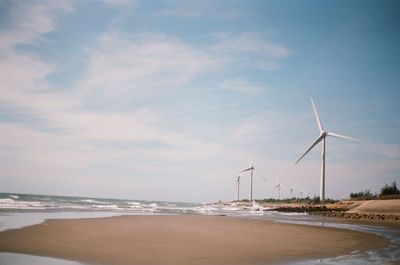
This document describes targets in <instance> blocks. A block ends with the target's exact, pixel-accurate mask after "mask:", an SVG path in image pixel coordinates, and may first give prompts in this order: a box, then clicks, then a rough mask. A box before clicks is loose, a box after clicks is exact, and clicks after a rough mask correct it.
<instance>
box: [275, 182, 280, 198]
mask: <svg viewBox="0 0 400 265" xmlns="http://www.w3.org/2000/svg"><path fill="white" fill-rule="evenodd" d="M276 182H277V184H276V185H275V189H278V201H279V200H280V198H281V183H280V182H279V180H278V179H277V180H276Z"/></svg>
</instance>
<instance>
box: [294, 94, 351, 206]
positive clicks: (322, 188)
mask: <svg viewBox="0 0 400 265" xmlns="http://www.w3.org/2000/svg"><path fill="white" fill-rule="evenodd" d="M311 104H312V107H313V110H314V114H315V118H316V120H317V125H318V129H319V136H318V138H317V139H316V140H315V141H314V143H313V144H312V145H311V146H310V147H309V148H308V149H307V151H305V152H304V154H303V155H302V156H301V157H300V158H299V159H298V160H297V161H296V163H295V164H297V163H299V162H300V160H301V159H302V158H303V157H304V156H305V155H307V154H308V152H310V150H311V149H313V147H314V146H316V145H317V144H318V143H319V142H321V141H322V153H321V154H322V166H321V183H320V184H321V186H320V199H321V202H324V201H325V138H326V136H333V137H337V138H342V139H347V140H353V141H358V139H355V138H351V137H348V136H344V135H340V134H337V133H332V132H327V131H324V129H323V127H322V124H321V121H320V119H319V116H318V112H317V108H316V106H315V102H314V99H313V98H311Z"/></svg>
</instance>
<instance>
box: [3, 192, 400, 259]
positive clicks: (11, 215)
mask: <svg viewBox="0 0 400 265" xmlns="http://www.w3.org/2000/svg"><path fill="white" fill-rule="evenodd" d="M266 210H268V211H266ZM171 214H191V215H226V216H233V217H239V218H257V219H267V220H272V221H276V222H285V223H293V224H304V225H318V226H326V227H337V228H341V229H349V230H356V231H360V232H365V233H374V234H378V235H380V236H383V237H386V238H387V239H388V240H389V244H388V245H387V246H386V247H385V248H384V249H380V250H373V251H364V252H362V251H356V252H353V253H348V254H347V255H344V256H339V257H332V258H325V257H324V258H321V259H315V260H304V261H298V262H293V263H290V264H291V265H306V264H307V265H308V264H313V265H316V264H319V265H348V264H356V265H357V264H360V265H361V264H367V265H368V264H387V265H389V264H399V262H400V232H398V231H394V230H391V229H388V228H385V227H380V226H367V225H355V224H342V223H333V222H331V220H332V219H327V218H324V217H316V216H312V215H308V214H306V213H280V212H276V211H273V209H271V208H265V207H263V206H260V205H258V204H256V203H253V205H252V206H240V205H238V204H236V203H232V204H229V205H226V204H221V203H216V204H205V203H203V204H199V203H181V202H163V201H142V200H121V199H104V198H83V197H63V196H48V195H27V194H9V193H0V231H4V230H7V229H16V228H21V227H25V226H29V225H34V224H39V223H42V222H44V220H46V219H80V218H101V217H111V216H118V215H171ZM40 259H41V257H33V256H29V255H21V254H10V253H0V264H2V265H3V264H9V265H17V264H18V265H22V264H26V265H28V264H54V265H77V264H79V263H68V262H69V261H64V260H58V259H51V260H50V261H49V259H48V258H43V260H42V261H40ZM46 262H47V263H46ZM286 264H287V263H286Z"/></svg>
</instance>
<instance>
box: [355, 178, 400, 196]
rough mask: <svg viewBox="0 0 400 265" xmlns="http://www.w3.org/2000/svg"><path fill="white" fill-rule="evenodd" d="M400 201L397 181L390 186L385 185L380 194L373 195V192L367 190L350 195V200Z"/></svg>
mask: <svg viewBox="0 0 400 265" xmlns="http://www.w3.org/2000/svg"><path fill="white" fill-rule="evenodd" d="M395 198H399V199H400V190H399V188H398V187H397V183H396V181H393V182H392V183H391V184H390V185H389V184H387V183H385V185H384V186H383V187H382V188H381V192H380V193H379V194H373V193H372V192H371V190H365V191H360V192H355V193H350V199H352V200H376V199H395Z"/></svg>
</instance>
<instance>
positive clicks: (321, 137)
mask: <svg viewBox="0 0 400 265" xmlns="http://www.w3.org/2000/svg"><path fill="white" fill-rule="evenodd" d="M324 137H325V135H321V136H320V137H318V139H317V140H315V142H314V143H313V144H312V145H311V146H310V148H308V149H307V151H305V152H304V154H303V155H302V156H301V157H300V158H299V159H297V161H296V163H294V164H295V165H296V164H297V163H299V162H300V160H301V159H302V158H303V157H305V156H306V154H308V152H310V150H311V149H313V147H314V146H316V145H317V144H318V143H319V142H321V141H322V139H324Z"/></svg>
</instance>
